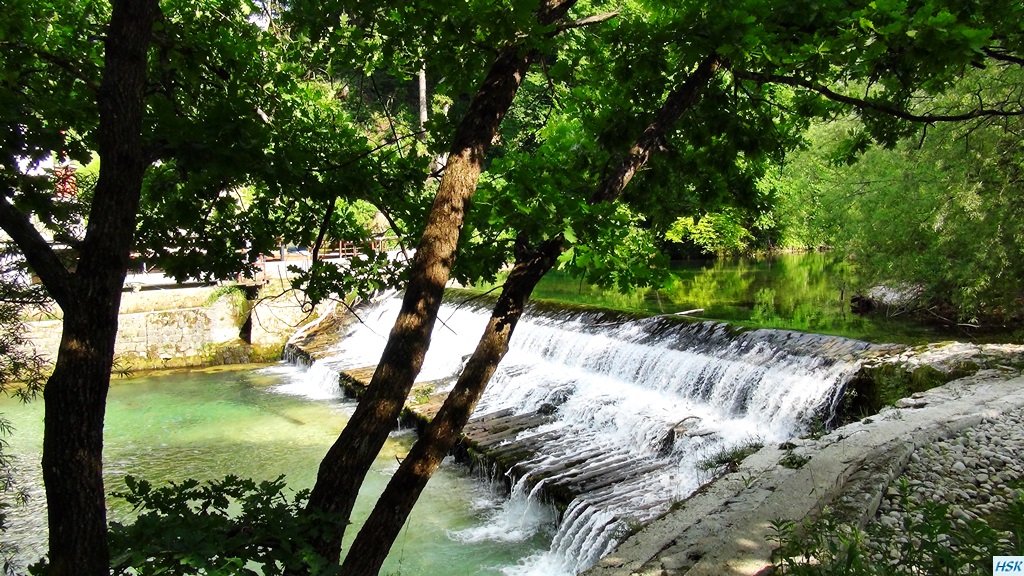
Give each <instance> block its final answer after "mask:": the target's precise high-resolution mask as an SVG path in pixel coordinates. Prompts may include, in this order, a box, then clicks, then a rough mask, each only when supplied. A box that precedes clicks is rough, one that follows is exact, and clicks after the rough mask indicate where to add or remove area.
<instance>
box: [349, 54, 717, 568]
mask: <svg viewBox="0 0 1024 576" xmlns="http://www.w3.org/2000/svg"><path fill="white" fill-rule="evenodd" d="M717 68H718V57H717V56H710V57H708V58H707V59H705V60H704V62H702V63H701V65H700V66H698V68H697V70H696V71H695V72H694V73H693V74H691V75H690V76H689V77H688V78H687V80H686V82H684V83H683V84H682V85H681V86H679V87H677V88H676V89H675V90H673V91H672V92H671V93H670V94H669V96H668V97H667V98H666V99H665V103H664V104H663V105H662V108H661V109H660V110H659V111H658V113H657V115H656V116H655V120H654V121H653V122H652V123H651V124H650V125H649V126H648V127H647V129H646V130H644V132H643V134H641V136H640V137H639V138H638V139H637V142H636V143H635V144H634V145H633V147H632V148H631V149H630V153H629V154H627V155H626V156H625V157H624V158H623V159H622V161H621V163H620V164H619V166H617V168H616V170H614V171H612V172H611V173H609V174H608V175H607V176H606V177H605V179H604V180H603V181H602V182H601V184H600V185H599V186H598V193H595V196H594V198H597V197H598V196H599V195H600V200H598V201H607V202H611V201H614V200H615V199H617V198H618V197H619V196H620V195H621V194H622V191H623V189H625V187H626V185H627V184H628V183H629V180H630V178H631V177H632V174H633V173H635V172H636V170H638V169H639V168H641V167H642V166H643V165H644V164H645V163H646V162H647V160H648V159H649V158H650V156H651V153H652V152H653V151H654V149H655V148H656V147H657V146H658V145H660V143H661V142H662V140H663V139H664V137H665V135H666V133H667V131H668V130H669V129H671V128H672V126H674V125H675V123H676V122H677V121H678V120H679V118H680V117H682V115H683V114H684V113H685V112H686V111H687V110H688V109H689V108H690V107H692V106H693V104H694V103H696V102H697V99H698V98H699V96H700V93H701V92H702V91H703V89H704V87H705V86H707V84H708V82H710V80H711V77H712V76H713V75H714V72H715V71H716V70H717ZM623 174H628V177H623ZM563 249H564V242H563V239H562V238H561V237H557V238H554V239H552V240H549V241H547V242H544V243H543V244H542V245H541V246H540V247H539V248H538V250H536V251H529V250H527V249H526V248H525V247H524V246H523V245H522V244H521V243H518V242H517V245H516V265H515V267H514V268H513V269H512V272H511V273H510V274H509V277H508V279H507V280H506V281H505V285H504V287H503V288H502V292H501V295H500V296H499V297H498V301H497V303H495V306H494V311H493V312H492V314H491V319H490V320H489V321H488V324H487V327H486V328H485V330H484V334H483V336H481V338H480V342H479V343H478V344H477V347H476V350H474V352H473V355H472V356H471V357H470V359H469V361H468V362H467V363H466V367H465V369H464V370H463V372H462V374H461V375H460V376H459V380H458V382H457V383H456V385H455V387H454V388H453V389H452V391H451V392H450V393H449V394H448V397H447V398H446V399H445V401H444V404H443V405H442V406H441V409H440V410H439V411H438V413H437V415H436V416H435V417H434V419H433V420H432V421H431V423H430V424H429V425H428V426H427V428H426V430H425V431H424V434H423V436H422V437H420V438H419V440H417V441H416V443H415V444H414V445H413V448H412V450H411V451H410V452H409V454H408V455H407V456H406V458H405V460H403V461H402V464H401V466H399V469H398V471H397V472H396V473H395V475H394V476H392V478H391V480H390V482H388V486H387V488H385V490H384V493H383V494H381V496H380V499H378V500H377V504H376V506H374V509H373V511H372V512H371V513H370V516H369V518H367V520H366V522H365V523H364V524H363V528H362V529H361V530H360V531H359V534H358V535H357V536H356V539H355V541H354V542H353V543H352V551H351V552H350V553H349V554H348V556H346V558H345V563H344V564H343V565H342V573H343V574H345V575H346V576H373V575H375V574H377V573H378V571H379V570H380V567H381V565H382V564H383V562H384V559H385V558H386V557H387V554H388V551H389V550H390V548H391V545H392V543H393V542H394V540H395V538H396V537H397V536H398V533H399V532H400V530H401V528H402V526H403V525H404V524H405V521H406V519H407V518H408V517H409V513H410V512H411V511H412V508H413V506H414V505H415V503H416V500H417V499H418V498H419V495H420V493H421V492H422V491H423V488H424V487H425V486H426V484H427V481H429V480H430V477H431V476H432V475H433V474H434V472H435V471H436V470H437V467H438V466H439V465H440V463H441V460H442V459H444V457H445V455H446V454H448V452H449V451H450V450H451V449H452V447H453V446H454V445H455V442H456V441H457V440H458V438H459V435H460V434H461V433H462V429H463V428H464V427H465V425H466V422H468V421H469V417H470V415H471V414H472V413H473V410H474V408H475V407H476V404H477V402H478V401H479V400H480V397H481V396H482V395H483V392H484V390H485V389H486V387H487V383H488V382H489V381H490V379H491V376H492V375H493V374H494V371H495V369H496V368H497V366H498V364H499V363H500V362H501V360H502V358H504V356H505V353H506V352H507V351H508V343H509V339H510V338H511V337H512V331H513V330H514V329H515V325H516V323H517V322H518V321H519V318H520V316H521V315H522V312H523V309H524V307H525V305H526V302H527V300H529V297H530V294H531V293H532V292H533V289H534V287H535V286H536V285H537V283H538V282H539V281H540V279H541V278H542V277H543V276H544V275H545V274H546V273H547V272H548V271H550V270H551V268H552V267H553V266H554V265H555V263H556V262H557V259H558V256H559V255H560V254H561V253H562V250H563Z"/></svg>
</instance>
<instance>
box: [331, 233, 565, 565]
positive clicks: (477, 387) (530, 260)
mask: <svg viewBox="0 0 1024 576" xmlns="http://www.w3.org/2000/svg"><path fill="white" fill-rule="evenodd" d="M561 253H562V239H561V238H560V237H559V238H557V239H554V240H549V241H547V242H544V243H543V244H541V246H540V247H539V248H538V249H537V250H535V251H534V250H529V249H528V248H526V247H525V245H523V244H517V255H516V264H515V266H514V267H513V268H512V272H511V273H510V274H509V276H508V279H507V280H506V281H505V288H504V289H503V290H502V292H501V296H499V297H498V301H497V303H496V304H495V306H494V311H493V313H492V314H491V318H490V320H489V321H488V323H487V326H486V327H485V328H484V334H483V336H482V337H481V338H480V342H479V343H478V344H477V347H476V350H475V351H474V352H473V355H472V357H470V359H469V362H468V363H467V364H466V367H465V368H464V369H463V371H462V374H461V375H460V376H459V380H458V382H457V383H456V384H455V387H454V388H453V389H452V390H451V392H449V393H448V397H447V398H446V399H445V401H444V404H443V405H442V406H441V410H440V411H438V413H437V415H436V416H434V419H433V420H431V422H430V424H429V425H427V428H426V430H425V431H424V434H423V436H422V437H421V438H420V439H419V441H417V442H416V444H415V445H414V446H413V448H412V450H411V451H410V452H409V455H408V456H406V458H405V460H403V461H402V464H401V465H400V466H399V468H398V471H397V472H395V474H394V476H392V477H391V481H390V482H388V486H387V488H386V489H385V490H384V493H383V494H382V495H381V497H380V500H378V504H377V506H375V507H374V509H373V512H372V513H371V514H370V517H369V518H367V520H366V522H365V523H364V524H363V528H362V529H361V530H360V531H359V534H358V536H356V539H355V541H354V542H352V547H351V550H352V552H351V553H349V554H348V555H347V556H346V557H345V562H344V563H343V564H342V567H341V573H342V574H345V575H346V576H374V575H375V574H377V573H378V571H379V570H380V567H381V565H382V564H383V563H384V559H385V558H387V555H388V551H389V550H390V549H391V544H392V543H393V542H394V541H395V538H396V537H397V536H398V533H399V532H400V531H401V529H402V525H403V524H405V520H406V518H407V517H408V516H409V513H410V511H412V507H413V505H414V504H415V503H416V500H417V499H418V498H419V495H420V492H422V491H423V488H424V487H425V486H426V485H427V481H428V480H429V479H430V477H431V476H432V475H433V474H434V471H435V470H437V467H438V466H439V465H440V464H441V460H443V459H444V457H445V455H447V454H448V451H449V450H451V449H452V447H453V446H454V445H455V442H456V441H457V440H458V439H459V435H460V434H461V433H462V429H463V427H464V426H465V425H466V422H467V421H468V420H469V416H470V414H472V413H473V409H474V408H475V407H476V403H477V401H479V400H480V396H481V395H482V394H483V391H484V388H485V387H486V386H487V382H489V381H490V379H491V375H492V374H494V370H495V369H496V368H497V366H498V363H499V362H501V359H502V358H503V357H504V356H505V353H506V352H507V351H508V342H509V338H511V336H512V331H513V330H514V329H515V327H516V323H517V322H518V321H519V317H520V316H522V313H523V307H524V306H525V305H526V301H527V300H528V299H529V297H530V294H531V293H532V292H533V289H534V287H536V286H537V282H539V281H540V279H541V278H542V277H543V276H544V274H546V273H547V272H548V271H549V270H551V268H552V267H553V266H554V265H555V263H556V262H558V256H559V254H561Z"/></svg>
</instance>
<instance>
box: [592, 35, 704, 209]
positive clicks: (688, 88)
mask: <svg viewBox="0 0 1024 576" xmlns="http://www.w3.org/2000/svg"><path fill="white" fill-rule="evenodd" d="M721 65H722V61H721V59H720V58H719V57H718V55H717V54H712V55H710V56H708V57H707V58H705V59H704V61H703V62H701V63H700V65H698V66H697V69H696V70H694V71H693V73H692V74H690V75H689V76H688V77H687V78H686V81H685V82H683V84H682V85H681V86H679V87H677V88H676V89H674V90H673V91H672V92H671V93H669V95H668V97H667V98H666V99H665V102H664V104H662V106H661V109H660V110H658V113H657V114H656V115H655V117H654V121H653V122H651V124H650V125H649V126H647V128H646V129H645V130H644V131H643V133H642V134H641V135H640V137H639V138H637V141H636V143H635V144H633V147H632V148H630V150H629V152H628V153H626V156H625V157H623V159H622V161H621V162H619V164H618V165H617V166H616V168H615V170H614V171H612V172H611V173H610V174H608V175H607V176H606V177H605V179H604V180H603V181H602V182H601V185H600V186H599V187H598V189H597V191H596V192H595V193H594V195H593V196H592V197H591V199H590V201H591V203H593V204H596V203H598V202H611V201H613V200H615V199H616V198H617V197H618V196H619V194H621V193H622V190H623V189H625V188H626V185H627V184H629V181H630V180H632V179H633V175H634V174H636V172H637V170H639V169H640V168H641V167H642V166H643V165H644V164H646V163H647V161H648V160H649V159H650V157H651V153H652V152H654V151H655V150H657V149H658V147H659V146H660V145H661V143H662V142H663V141H664V139H665V135H666V134H668V131H669V130H670V129H671V128H672V126H674V125H675V123H676V122H677V121H678V120H679V118H680V117H682V115H683V113H684V112H686V111H687V110H689V109H690V107H691V106H693V105H694V104H695V103H696V102H697V99H698V98H699V97H700V94H701V92H702V91H703V90H704V87H705V86H707V85H708V82H710V81H711V77H712V76H714V74H715V72H717V71H718V68H719V67H720V66H721Z"/></svg>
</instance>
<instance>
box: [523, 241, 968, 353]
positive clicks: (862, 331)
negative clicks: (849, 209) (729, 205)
mask: <svg viewBox="0 0 1024 576" xmlns="http://www.w3.org/2000/svg"><path fill="white" fill-rule="evenodd" d="M850 290H851V288H850V285H849V271H848V270H847V265H846V264H845V263H844V262H841V261H837V259H836V258H835V257H834V256H832V255H831V254H828V253H806V254H780V255H775V256H771V257H762V258H718V259H715V260H706V261H704V260H694V261H688V262H677V263H674V264H673V268H672V271H671V275H670V277H669V279H668V280H667V281H666V282H665V284H664V285H662V286H661V287H658V288H643V289H636V290H633V291H631V292H629V293H626V294H622V293H619V292H618V291H616V290H605V289H601V288H598V287H595V286H591V285H588V284H584V283H581V282H580V281H579V280H575V279H572V278H570V277H569V276H568V275H566V274H560V273H558V272H551V273H549V274H548V275H547V276H545V277H544V279H543V280H541V282H540V284H539V285H538V286H537V289H536V290H535V291H534V293H533V297H534V298H535V299H549V300H557V301H561V302H572V303H576V304H585V305H594V306H603V307H608V308H614V309H618V310H627V311H636V312H644V313H649V314H673V313H676V312H683V311H690V310H696V309H700V310H702V311H701V312H698V313H694V314H691V315H692V316H693V317H694V318H701V319H706V320H725V321H728V322H731V323H734V324H741V325H742V324H746V325H753V326H761V327H769V328H786V329H793V330H803V331H806V332H818V333H823V334H836V335H840V336H847V337H850V338H858V339H862V340H868V341H873V342H907V343H917V342H925V341H929V340H934V339H941V338H946V337H948V336H949V334H942V333H940V332H938V331H937V330H936V329H935V328H934V327H932V326H925V325H921V324H920V323H915V322H910V321H907V320H905V319H904V318H901V317H899V316H896V317H890V318H886V317H871V318H866V317H864V316H859V315H857V314H853V313H852V312H851V311H850V305H849V301H850V296H851V295H852V294H851V291H850Z"/></svg>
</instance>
